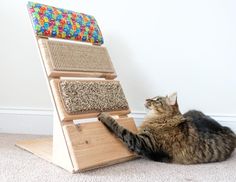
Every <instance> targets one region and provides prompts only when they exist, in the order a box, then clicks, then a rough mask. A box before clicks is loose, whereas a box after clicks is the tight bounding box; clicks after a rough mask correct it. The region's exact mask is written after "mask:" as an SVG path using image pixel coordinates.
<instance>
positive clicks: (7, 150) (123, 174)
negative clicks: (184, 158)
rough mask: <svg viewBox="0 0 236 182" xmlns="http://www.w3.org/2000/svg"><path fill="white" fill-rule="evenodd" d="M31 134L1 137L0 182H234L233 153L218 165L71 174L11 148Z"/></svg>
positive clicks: (147, 164) (134, 165)
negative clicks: (17, 141)
mask: <svg viewBox="0 0 236 182" xmlns="http://www.w3.org/2000/svg"><path fill="white" fill-rule="evenodd" d="M35 137H36V136H32V135H11V134H0V181H1V182H53V181H55V182H62V181H63V182H74V181H81V182H86V181H98V182H99V181H102V182H105V181H112V182H116V181H117V182H139V181H140V182H146V181H150V182H158V181H160V182H162V181H164V182H167V181H168V182H169V181H173V182H179V181H181V182H182V181H183V182H184V181H187V182H203V181H212V182H218V181H219V182H235V181H236V151H235V152H234V153H233V155H232V157H231V158H230V159H229V160H227V161H225V162H221V163H212V164H202V165H190V166H184V165H175V164H164V163H158V162H152V161H148V160H144V159H138V160H135V161H130V162H126V163H122V164H118V165H114V166H111V167H106V168H101V169H98V170H93V171H90V172H86V173H80V174H70V173H68V172H66V171H64V170H63V169H61V168H58V167H56V166H54V165H52V164H50V163H48V162H46V161H44V160H41V159H40V158H38V157H36V156H34V155H32V154H30V153H28V152H26V151H23V150H21V149H19V148H17V147H15V146H14V144H15V142H16V140H20V139H28V138H35Z"/></svg>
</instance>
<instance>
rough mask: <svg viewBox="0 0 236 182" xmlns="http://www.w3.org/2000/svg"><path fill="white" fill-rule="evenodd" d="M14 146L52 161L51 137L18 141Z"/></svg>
mask: <svg viewBox="0 0 236 182" xmlns="http://www.w3.org/2000/svg"><path fill="white" fill-rule="evenodd" d="M16 146H18V147H20V148H22V149H24V150H27V151H29V152H31V153H33V154H35V155H37V156H38V157H40V158H42V159H45V160H47V161H48V162H52V137H48V138H39V139H31V140H23V141H18V142H16Z"/></svg>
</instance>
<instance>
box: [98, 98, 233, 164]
mask: <svg viewBox="0 0 236 182" xmlns="http://www.w3.org/2000/svg"><path fill="white" fill-rule="evenodd" d="M171 97H173V96H169V97H168V96H167V97H155V98H153V99H147V101H146V107H147V108H149V109H150V112H149V114H148V115H147V116H146V118H145V119H144V122H143V124H142V125H141V127H140V128H139V131H138V133H132V132H130V131H129V130H127V129H126V128H124V127H122V126H120V125H119V124H118V123H117V122H116V120H115V119H113V118H112V117H111V116H109V115H107V114H106V113H101V114H100V115H99V116H98V119H99V120H100V121H101V122H102V123H103V124H105V126H106V127H107V128H108V129H109V130H111V131H112V132H113V133H114V134H115V135H116V136H117V137H119V138H120V139H121V140H122V141H123V142H124V143H125V144H126V145H127V147H128V148H129V150H131V151H134V152H136V153H137V154H139V155H141V156H143V157H146V158H148V159H151V160H154V161H160V162H171V163H180V164H196V163H208V162H218V161H223V160H226V159H227V158H229V157H230V155H231V153H232V152H233V151H234V148H235V147H236V136H235V134H234V133H233V131H232V130H230V129H229V128H228V127H224V126H221V125H220V124H219V123H217V122H216V121H215V120H213V119H212V118H210V117H209V116H206V115H204V114H203V113H202V112H200V111H194V110H193V111H189V112H187V113H185V114H183V115H182V114H181V113H180V111H179V108H178V104H177V99H176V96H174V97H175V98H174V99H173V98H171ZM173 101H174V102H173Z"/></svg>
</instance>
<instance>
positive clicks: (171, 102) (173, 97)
mask: <svg viewBox="0 0 236 182" xmlns="http://www.w3.org/2000/svg"><path fill="white" fill-rule="evenodd" d="M167 103H168V104H169V105H171V106H174V105H178V103H177V93H176V92H174V93H173V94H171V95H169V96H168V98H167Z"/></svg>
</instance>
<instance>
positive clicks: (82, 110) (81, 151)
mask: <svg viewBox="0 0 236 182" xmlns="http://www.w3.org/2000/svg"><path fill="white" fill-rule="evenodd" d="M28 9H29V12H30V15H31V19H32V23H33V28H34V31H35V33H36V38H37V44H38V47H39V50H40V55H41V58H42V63H43V67H44V68H45V73H46V76H47V81H48V86H49V90H50V93H51V96H52V101H53V104H54V108H55V111H54V122H53V124H54V128H53V139H51V138H46V139H36V140H30V141H28V140H27V141H19V142H18V143H17V146H19V147H21V148H23V149H25V150H27V151H29V152H32V153H34V154H35V155H38V156H39V157H41V158H43V159H45V160H47V161H50V162H52V163H54V164H56V165H58V166H61V167H62V168H64V169H66V170H68V171H70V172H73V173H74V172H78V171H86V170H90V169H94V168H98V167H102V166H107V165H111V164H115V163H119V162H123V161H127V160H130V159H133V158H136V155H134V154H133V153H132V152H130V151H128V150H127V148H126V147H125V146H124V144H123V143H122V142H121V141H120V140H118V139H117V138H116V137H115V136H113V135H112V134H111V133H110V132H109V131H108V130H107V128H106V127H105V126H104V125H103V124H102V123H100V122H98V121H97V119H94V121H93V122H89V123H84V122H82V120H81V119H82V118H94V117H96V116H97V115H98V113H100V112H104V111H105V112H109V113H110V114H111V115H116V116H117V117H118V122H119V123H120V124H121V125H122V126H124V127H126V128H128V129H129V130H131V131H133V132H136V131H137V129H136V126H135V124H134V121H133V118H130V117H128V116H127V114H129V113H130V110H129V106H128V103H127V101H126V98H125V95H124V92H123V90H122V87H121V85H120V83H119V82H118V81H115V80H113V79H114V78H115V77H116V74H115V70H114V67H113V65H112V62H111V59H110V56H109V54H108V51H107V49H106V48H105V47H101V46H98V45H100V44H102V43H103V38H102V36H101V31H100V29H99V28H98V25H97V22H96V21H95V19H94V17H92V16H89V15H85V14H81V13H76V12H73V11H69V10H63V9H59V8H55V7H51V6H46V5H42V4H38V3H32V2H30V3H29V4H28ZM50 37H53V38H61V39H70V40H74V41H78V42H77V43H76V42H62V41H58V40H56V39H54V40H51V39H50ZM80 41H82V42H90V43H93V44H96V46H95V45H84V44H79V42H80ZM71 77H73V79H72V78H71ZM84 77H90V78H89V79H85V78H84ZM94 78H100V79H99V80H98V79H96V80H95V79H94ZM73 120H77V122H78V124H74V122H73Z"/></svg>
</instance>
